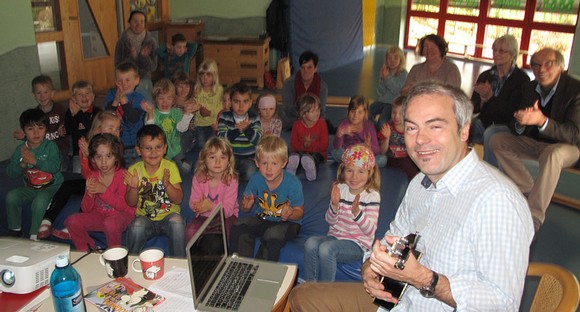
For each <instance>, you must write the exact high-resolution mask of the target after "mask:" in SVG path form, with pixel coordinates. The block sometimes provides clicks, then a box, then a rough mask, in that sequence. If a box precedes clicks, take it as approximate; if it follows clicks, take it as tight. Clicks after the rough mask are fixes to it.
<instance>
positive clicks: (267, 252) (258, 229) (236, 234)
mask: <svg viewBox="0 0 580 312" xmlns="http://www.w3.org/2000/svg"><path fill="white" fill-rule="evenodd" d="M299 230H300V224H298V223H294V222H290V221H280V222H274V221H268V220H265V219H262V218H258V217H248V218H241V219H238V221H237V222H236V223H234V224H233V225H232V228H231V230H230V232H231V233H232V235H231V239H230V247H231V251H232V252H237V253H238V254H239V255H240V256H242V257H249V258H252V257H254V246H255V244H256V238H258V237H259V238H260V241H261V244H260V248H259V249H258V252H257V253H256V258H258V259H265V260H270V261H278V258H279V257H280V249H282V247H284V245H285V244H286V242H287V241H289V240H291V239H293V238H294V237H296V235H297V234H298V231H299Z"/></svg>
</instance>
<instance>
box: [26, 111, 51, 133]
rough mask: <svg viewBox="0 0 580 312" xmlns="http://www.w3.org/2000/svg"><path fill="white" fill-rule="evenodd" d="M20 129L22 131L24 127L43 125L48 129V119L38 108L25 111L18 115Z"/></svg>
mask: <svg viewBox="0 0 580 312" xmlns="http://www.w3.org/2000/svg"><path fill="white" fill-rule="evenodd" d="M19 119H20V128H22V130H24V127H27V126H34V125H43V126H45V127H48V118H47V117H46V114H45V113H44V112H43V111H42V110H41V109H40V108H31V109H27V110H25V111H23V112H22V114H20V118H19Z"/></svg>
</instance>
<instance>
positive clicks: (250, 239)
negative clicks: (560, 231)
mask: <svg viewBox="0 0 580 312" xmlns="http://www.w3.org/2000/svg"><path fill="white" fill-rule="evenodd" d="M287 162H288V146H287V145H286V142H284V140H283V139H281V138H279V137H277V136H267V137H265V138H263V139H262V140H260V142H259V143H258V145H257V146H256V165H257V166H258V169H259V172H256V173H255V174H254V175H252V177H251V178H250V181H249V182H248V185H247V186H246V190H245V191H244V198H243V200H242V204H241V206H240V207H241V210H242V211H243V212H244V213H245V214H246V217H243V218H242V217H240V218H239V219H238V221H237V222H236V223H234V224H233V225H232V228H231V238H230V246H231V249H232V252H237V253H238V254H239V255H240V256H243V257H253V256H254V244H255V241H256V238H258V237H259V238H260V240H261V245H260V248H259V249H258V252H257V254H256V258H259V259H266V260H271V261H278V258H279V256H280V250H281V249H282V247H283V246H284V245H285V244H286V242H287V241H288V240H291V239H293V238H294V237H295V236H296V235H297V234H298V231H299V230H300V224H301V222H302V216H303V215H304V195H303V194H302V184H301V183H300V180H299V179H298V178H297V177H296V176H294V175H291V174H288V173H287V172H286V170H284V166H286V163H287Z"/></svg>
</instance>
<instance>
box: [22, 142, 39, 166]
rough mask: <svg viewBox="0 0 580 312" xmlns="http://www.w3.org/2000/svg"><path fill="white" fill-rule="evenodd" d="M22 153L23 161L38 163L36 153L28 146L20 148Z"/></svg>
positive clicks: (30, 163)
mask: <svg viewBox="0 0 580 312" xmlns="http://www.w3.org/2000/svg"><path fill="white" fill-rule="evenodd" d="M20 152H21V153H22V162H23V163H25V164H29V165H33V166H35V165H36V157H35V156H34V154H33V153H32V152H31V151H30V150H29V149H28V147H26V146H23V147H22V149H21V150H20Z"/></svg>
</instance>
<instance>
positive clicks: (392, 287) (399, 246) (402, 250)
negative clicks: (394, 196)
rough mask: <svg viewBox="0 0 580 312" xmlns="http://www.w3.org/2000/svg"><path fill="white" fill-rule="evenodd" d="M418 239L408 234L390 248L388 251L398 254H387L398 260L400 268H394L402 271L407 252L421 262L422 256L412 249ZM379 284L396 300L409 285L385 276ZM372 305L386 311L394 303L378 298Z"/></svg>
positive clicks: (407, 255) (393, 305)
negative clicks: (400, 264)
mask: <svg viewBox="0 0 580 312" xmlns="http://www.w3.org/2000/svg"><path fill="white" fill-rule="evenodd" d="M418 238H419V236H418V235H416V234H409V235H407V236H405V237H404V238H402V239H400V240H399V241H397V242H395V243H394V244H393V246H391V248H390V250H399V252H389V254H390V255H391V256H392V257H395V258H398V259H399V262H401V263H402V268H400V267H397V266H395V267H397V268H398V269H401V270H402V269H404V262H405V261H406V260H407V258H408V257H409V252H412V253H413V255H414V256H415V258H417V261H419V260H421V256H422V254H421V253H420V252H418V251H416V250H415V249H414V248H415V244H416V242H417V240H418ZM380 282H381V284H383V286H384V287H385V291H387V292H389V293H390V294H391V295H392V296H393V297H395V298H397V300H401V298H402V297H403V294H404V293H405V290H406V289H407V286H408V285H409V284H408V283H405V282H401V281H397V280H394V279H391V278H388V277H386V276H382V277H381V280H380ZM374 303H375V304H378V305H380V306H382V307H383V308H385V309H387V310H391V309H392V308H394V307H395V304H394V303H392V302H387V301H384V300H381V299H378V298H375V300H374Z"/></svg>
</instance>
